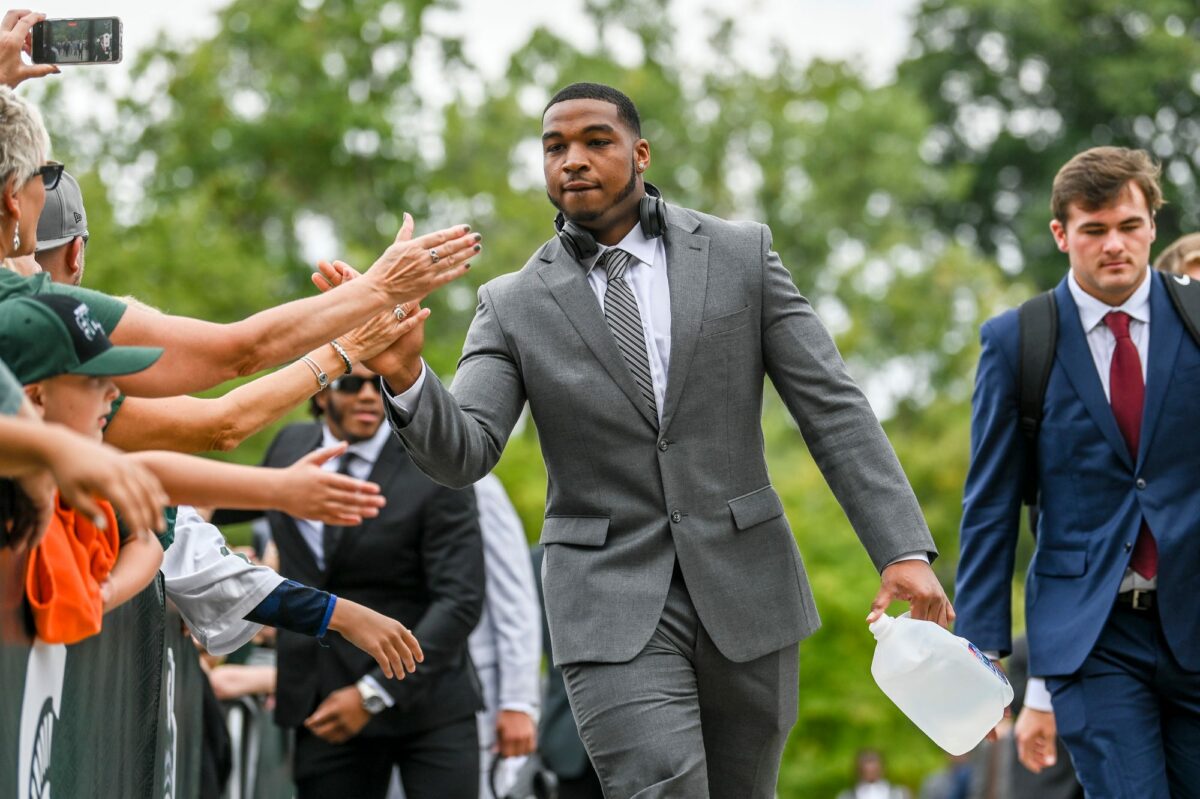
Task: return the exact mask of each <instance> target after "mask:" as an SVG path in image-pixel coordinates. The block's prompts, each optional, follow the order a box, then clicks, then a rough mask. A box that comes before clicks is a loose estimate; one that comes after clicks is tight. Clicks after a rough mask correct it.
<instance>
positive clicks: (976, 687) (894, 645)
mask: <svg viewBox="0 0 1200 799" xmlns="http://www.w3.org/2000/svg"><path fill="white" fill-rule="evenodd" d="M870 629H871V632H872V633H874V635H875V640H876V642H877V643H876V644H875V659H874V660H873V661H872V662H871V675H872V676H873V677H874V678H875V682H876V683H878V684H879V687H880V689H882V690H883V692H884V693H885V694H887V696H888V698H889V699H891V700H892V701H893V702H895V703H896V706H897V707H898V708H900V709H901V710H902V711H904V715H906V716H908V717H909V718H910V719H911V720H912V722H913V723H914V724H916V725H917V726H918V727H920V728H921V731H922V732H924V733H925V734H926V735H928V736H929V737H930V738H932V739H933V742H934V743H936V744H937V745H938V746H940V747H942V748H943V749H945V750H946V751H947V752H949V753H950V754H952V755H961V754H965V753H967V752H969V751H971V750H972V749H974V748H975V747H976V745H978V744H979V742H980V741H982V740H983V738H984V736H986V735H987V734H988V732H989V731H991V729H992V728H993V727H995V726H996V724H997V723H998V722H999V721H1000V719H1002V718H1003V717H1004V708H1006V707H1007V706H1008V705H1009V703H1010V702H1012V699H1013V689H1012V686H1011V685H1009V684H1008V679H1007V678H1006V677H1005V676H1004V673H1003V672H1001V671H1000V670H999V669H998V668H996V666H995V664H993V663H992V662H991V660H990V659H989V658H988V656H987V655H985V654H983V653H982V652H980V651H979V649H978V648H976V646H975V645H974V644H972V643H971V642H970V641H968V640H967V639H965V638H960V637H958V636H957V635H955V634H954V633H952V632H950V631H949V630H946V629H944V628H942V627H939V626H938V625H937V624H935V623H933V622H931V621H919V620H917V619H912V618H909V615H908V614H907V613H905V614H904V615H903V616H900V617H898V618H892V617H891V616H887V615H883V616H880V617H879V618H878V619H876V620H875V622H873V623H872V624H871V627H870Z"/></svg>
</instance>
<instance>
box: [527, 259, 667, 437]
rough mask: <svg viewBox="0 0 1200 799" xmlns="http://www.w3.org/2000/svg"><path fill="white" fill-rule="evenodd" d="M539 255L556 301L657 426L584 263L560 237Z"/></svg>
mask: <svg viewBox="0 0 1200 799" xmlns="http://www.w3.org/2000/svg"><path fill="white" fill-rule="evenodd" d="M538 255H539V257H540V258H541V259H542V260H543V261H545V262H546V264H545V265H544V266H542V268H541V269H539V270H538V274H539V275H541V278H542V281H543V282H544V283H545V284H546V288H548V289H549V290H550V293H551V294H552V295H553V296H554V300H555V302H557V303H558V305H559V307H560V308H562V310H563V313H565V314H566V315H567V319H568V320H569V321H570V322H571V325H572V326H573V327H574V328H575V330H576V331H577V332H578V333H579V335H580V337H581V338H582V339H583V340H584V343H586V344H587V346H588V349H590V350H591V351H592V354H593V355H595V356H596V360H598V361H600V364H601V365H602V366H603V367H604V369H605V371H607V372H608V374H609V376H610V377H612V379H613V380H614V381H616V383H617V385H618V386H620V387H621V390H622V391H624V392H625V396H626V397H628V398H629V401H630V402H631V403H633V406H634V407H635V408H637V411H638V413H640V414H641V415H642V418H643V419H645V420H646V422H647V423H648V424H650V425H651V426H653V427H655V428H657V427H658V420H657V419H655V418H654V417H653V416H651V415H650V409H649V408H647V407H646V402H645V400H643V399H642V395H641V392H640V391H638V387H637V384H636V383H634V382H633V375H632V374H630V372H629V366H628V365H626V363H625V359H624V358H623V357H622V356H621V351H620V350H619V349H617V342H616V339H614V338H613V335H612V332H611V331H610V330H609V329H608V322H606V321H605V320H604V312H603V311H601V309H600V303H599V302H597V301H596V295H595V294H593V293H592V287H591V286H589V285H588V282H587V276H586V275H585V274H584V271H583V267H582V266H580V265H579V263H578V262H577V261H576V260H575V259H574V258H572V257H571V256H570V255H569V254H567V252H566V251H565V250H563V248H562V246H561V245H559V243H558V241H557V240H551V241H550V242H549V243H548V244H546V245H545V246H543V247H542V250H541V252H540V253H539V254H538ZM673 304H674V303H672V305H673Z"/></svg>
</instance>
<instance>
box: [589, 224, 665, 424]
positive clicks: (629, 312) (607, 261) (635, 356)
mask: <svg viewBox="0 0 1200 799" xmlns="http://www.w3.org/2000/svg"><path fill="white" fill-rule="evenodd" d="M631 263H633V256H632V255H631V254H629V253H627V252H625V250H622V249H619V248H617V247H613V248H612V249H610V250H607V251H605V253H604V255H602V256H600V260H599V261H597V262H596V266H598V267H600V268H601V269H603V270H604V271H605V272H607V273H608V288H607V289H606V290H605V292H604V318H605V319H606V320H607V321H608V329H609V330H611V331H612V334H613V338H615V339H616V340H617V347H618V348H619V349H620V350H621V355H622V356H623V357H624V358H625V364H626V365H627V366H628V367H629V372H630V373H631V374H632V375H633V382H635V383H637V387H638V390H639V391H641V392H642V399H644V400H645V401H646V406H647V407H648V408H649V409H650V417H651V418H652V419H655V420H657V419H658V406H657V405H656V404H655V402H654V379H653V378H652V377H651V376H650V359H649V357H648V356H647V355H646V338H645V335H644V334H643V332H642V316H641V314H640V313H638V304H637V298H636V297H634V296H633V289H632V288H631V287H630V285H629V281H628V280H626V279H625V273H626V272H627V271H629V266H630V264H631Z"/></svg>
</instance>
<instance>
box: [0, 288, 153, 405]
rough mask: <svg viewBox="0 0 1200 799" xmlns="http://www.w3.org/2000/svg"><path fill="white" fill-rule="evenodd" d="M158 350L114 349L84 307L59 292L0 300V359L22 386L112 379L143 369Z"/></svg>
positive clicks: (100, 327) (102, 328)
mask: <svg viewBox="0 0 1200 799" xmlns="http://www.w3.org/2000/svg"><path fill="white" fill-rule="evenodd" d="M162 352H163V351H162V347H117V346H115V345H113V343H112V342H111V341H109V340H108V334H107V333H105V332H104V327H103V326H102V325H101V324H100V323H99V322H97V321H95V320H94V319H92V316H91V312H90V311H89V310H88V306H87V303H85V302H80V301H79V300H77V299H74V298H72V297H68V296H66V295H63V294H35V295H33V296H27V297H17V298H15V299H10V300H5V301H4V302H0V360H3V361H4V363H5V364H7V365H8V368H9V369H11V370H12V373H13V375H14V376H16V378H17V380H20V381H21V384H22V385H28V384H29V383H36V382H37V381H39V380H45V379H46V378H49V377H57V376H58V375H65V374H71V375H89V376H92V377H110V376H111V377H116V376H118V375H129V374H133V373H134V372H140V371H142V370H143V369H146V368H148V367H149V366H150V365H151V364H153V363H154V362H155V361H157V360H158V359H159V358H160V357H161V356H162Z"/></svg>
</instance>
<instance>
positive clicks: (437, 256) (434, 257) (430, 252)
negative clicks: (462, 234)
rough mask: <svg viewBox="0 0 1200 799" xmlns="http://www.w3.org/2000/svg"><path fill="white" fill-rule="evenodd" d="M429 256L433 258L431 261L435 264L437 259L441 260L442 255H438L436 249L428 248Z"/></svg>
mask: <svg viewBox="0 0 1200 799" xmlns="http://www.w3.org/2000/svg"><path fill="white" fill-rule="evenodd" d="M429 257H430V258H432V259H433V262H434V263H435V264H436V263H437V262H438V261H440V260H442V257H441V256H440V255H438V251H437V250H436V249H434V250H430V251H429Z"/></svg>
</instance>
